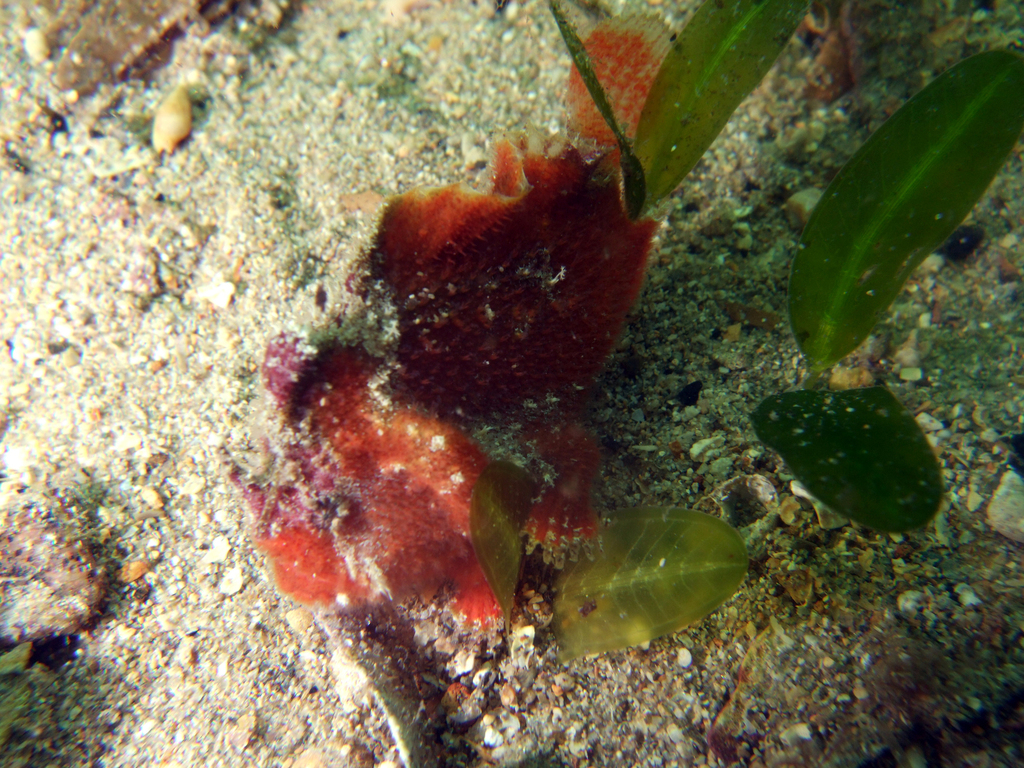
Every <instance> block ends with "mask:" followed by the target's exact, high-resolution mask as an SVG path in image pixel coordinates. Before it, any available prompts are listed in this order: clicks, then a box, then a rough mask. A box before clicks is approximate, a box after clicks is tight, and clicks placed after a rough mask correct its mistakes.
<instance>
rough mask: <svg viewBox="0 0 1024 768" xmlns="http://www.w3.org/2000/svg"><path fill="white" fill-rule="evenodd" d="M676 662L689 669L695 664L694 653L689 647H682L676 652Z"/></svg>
mask: <svg viewBox="0 0 1024 768" xmlns="http://www.w3.org/2000/svg"><path fill="white" fill-rule="evenodd" d="M676 662H677V663H678V664H679V666H680V667H682V668H683V669H688V668H689V666H690V665H691V664H693V654H692V653H690V649H689V648H680V649H679V653H678V654H676Z"/></svg>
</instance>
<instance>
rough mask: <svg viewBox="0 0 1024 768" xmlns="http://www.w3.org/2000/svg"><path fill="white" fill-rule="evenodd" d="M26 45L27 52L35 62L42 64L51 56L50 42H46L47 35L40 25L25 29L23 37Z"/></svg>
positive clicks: (29, 57)
mask: <svg viewBox="0 0 1024 768" xmlns="http://www.w3.org/2000/svg"><path fill="white" fill-rule="evenodd" d="M22 43H23V44H24V46H25V54H26V55H27V56H28V59H29V61H31V62H32V63H33V64H42V63H43V62H44V61H46V60H47V59H48V58H50V44H49V43H48V42H46V35H45V34H43V30H41V29H39V28H38V27H32V28H31V29H27V30H25V36H24V37H23V38H22Z"/></svg>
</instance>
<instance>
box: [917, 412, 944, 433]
mask: <svg viewBox="0 0 1024 768" xmlns="http://www.w3.org/2000/svg"><path fill="white" fill-rule="evenodd" d="M914 421H916V422H917V426H919V427H920V428H921V429H922V430H923V431H925V432H938V431H939V430H940V429H943V426H942V422H941V421H939V420H938V419H936V418H935V417H934V416H932V415H931V414H928V413H923V412H922V413H919V414H917V416H915V417H914Z"/></svg>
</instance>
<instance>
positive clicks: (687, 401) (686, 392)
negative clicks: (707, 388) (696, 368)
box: [676, 379, 704, 407]
mask: <svg viewBox="0 0 1024 768" xmlns="http://www.w3.org/2000/svg"><path fill="white" fill-rule="evenodd" d="M703 388H704V382H703V381H701V380H700V379H698V380H697V381H691V382H690V383H689V384H687V385H686V386H685V387H683V388H682V389H681V390H679V394H678V395H676V399H677V400H679V402H680V404H681V405H683V406H684V407H686V406H688V405H696V404H697V401H698V400H699V399H700V391H701V390H702V389H703Z"/></svg>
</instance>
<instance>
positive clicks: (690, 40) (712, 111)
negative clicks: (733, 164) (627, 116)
mask: <svg viewBox="0 0 1024 768" xmlns="http://www.w3.org/2000/svg"><path fill="white" fill-rule="evenodd" d="M806 12H807V2H806V0H724V1H723V0H708V1H707V2H705V3H704V4H703V5H702V6H701V7H700V8H698V9H697V12H696V13H695V14H694V15H693V18H692V19H690V21H689V23H687V25H686V27H685V28H684V29H683V31H682V32H681V33H680V34H679V37H678V38H677V39H676V42H675V44H674V45H673V46H672V49H671V50H670V51H669V53H668V55H667V56H666V57H665V60H664V61H663V62H662V64H661V69H660V70H659V71H658V76H657V78H656V79H655V81H654V85H653V86H652V87H651V91H650V93H648V94H647V101H646V102H645V103H644V109H643V112H642V113H641V115H640V123H639V125H638V126H637V135H636V141H635V143H634V147H633V149H634V151H635V152H636V155H637V157H638V158H640V164H641V166H642V167H643V169H644V171H645V174H646V176H647V197H648V199H649V200H650V201H652V202H657V201H658V200H660V199H661V198H663V197H665V196H666V195H668V194H670V193H671V192H672V190H674V189H675V188H676V187H677V186H679V182H681V181H682V180H683V178H684V177H685V176H686V174H688V173H689V172H690V171H691V170H692V169H693V166H695V165H696V164H697V161H698V160H700V158H701V155H703V154H704V152H705V150H707V148H708V147H709V146H711V142H713V141H714V140H715V137H717V136H718V134H719V133H721V132H722V128H724V127H725V124H726V122H728V120H729V117H730V116H731V115H732V113H733V112H734V111H735V110H736V107H738V106H739V105H740V102H741V101H743V99H744V98H745V97H746V96H747V94H749V93H750V92H751V91H752V90H754V88H756V87H757V84H758V83H760V82H761V79H762V78H763V77H764V76H765V75H766V74H767V73H768V70H769V69H771V66H772V64H774V63H775V60H776V59H777V58H778V57H779V54H780V53H781V52H782V49H783V48H784V47H785V46H786V43H787V42H788V41H789V39H790V37H792V36H793V33H794V32H795V31H796V28H797V26H798V25H799V24H800V20H801V19H802V18H803V17H804V14H805V13H806Z"/></svg>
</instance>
